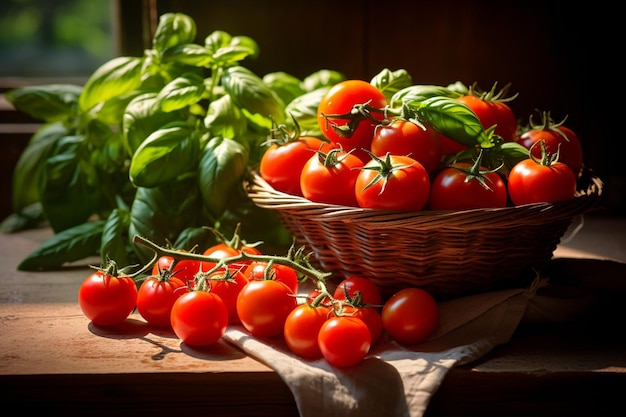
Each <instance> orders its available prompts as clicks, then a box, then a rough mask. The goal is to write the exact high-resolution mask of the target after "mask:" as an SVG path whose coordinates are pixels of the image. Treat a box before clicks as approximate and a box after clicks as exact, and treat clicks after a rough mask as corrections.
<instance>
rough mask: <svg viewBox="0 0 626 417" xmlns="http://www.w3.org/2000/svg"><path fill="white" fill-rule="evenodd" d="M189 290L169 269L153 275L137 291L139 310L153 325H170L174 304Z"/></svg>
mask: <svg viewBox="0 0 626 417" xmlns="http://www.w3.org/2000/svg"><path fill="white" fill-rule="evenodd" d="M187 291H188V288H187V285H186V284H185V283H184V282H183V281H182V280H180V279H179V278H178V277H176V276H172V275H170V272H168V271H167V270H165V271H163V272H161V273H160V274H159V275H151V276H149V277H147V278H146V279H145V280H144V282H142V283H141V286H140V287H139V291H138V292H137V311H138V312H139V314H140V315H141V317H143V318H144V319H145V320H146V322H148V323H149V324H152V325H153V326H170V324H171V323H170V314H171V312H172V306H173V305H174V302H175V301H176V300H177V299H178V297H180V296H181V295H183V294H184V293H186V292H187Z"/></svg>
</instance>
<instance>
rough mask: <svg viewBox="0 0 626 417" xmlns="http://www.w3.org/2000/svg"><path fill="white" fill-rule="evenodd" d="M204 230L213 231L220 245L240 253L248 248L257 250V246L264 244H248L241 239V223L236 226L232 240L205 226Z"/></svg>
mask: <svg viewBox="0 0 626 417" xmlns="http://www.w3.org/2000/svg"><path fill="white" fill-rule="evenodd" d="M204 228H205V229H208V230H209V231H211V233H213V234H214V235H215V237H216V238H217V240H218V241H219V242H220V243H223V244H224V245H225V246H227V247H229V248H232V249H235V250H238V251H242V250H243V249H244V248H246V247H248V248H256V247H257V246H259V245H260V244H262V243H263V242H260V241H259V242H254V243H248V242H246V241H245V240H243V239H241V235H240V231H241V223H237V226H235V230H234V231H233V236H232V237H231V238H230V239H227V238H226V236H224V235H223V234H222V233H221V232H220V231H219V230H217V229H215V228H213V227H208V226H204Z"/></svg>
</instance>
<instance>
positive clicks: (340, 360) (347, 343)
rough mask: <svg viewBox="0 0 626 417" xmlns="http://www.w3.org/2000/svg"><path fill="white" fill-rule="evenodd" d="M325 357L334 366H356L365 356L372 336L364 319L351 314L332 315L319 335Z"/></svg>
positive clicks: (318, 338)
mask: <svg viewBox="0 0 626 417" xmlns="http://www.w3.org/2000/svg"><path fill="white" fill-rule="evenodd" d="M317 342H318V343H319V346H320V350H321V351H322V355H323V356H324V359H326V361H328V363H330V364H331V365H333V366H338V367H348V366H354V365H357V364H359V363H361V361H363V359H364V358H365V356H366V355H367V353H368V352H369V350H370V347H371V344H372V336H371V334H370V330H369V328H368V327H367V325H366V324H365V323H364V322H363V320H361V319H359V318H356V317H350V316H337V317H331V318H329V319H328V320H326V321H325V322H324V324H323V325H322V327H321V328H320V331H319V334H318V336H317Z"/></svg>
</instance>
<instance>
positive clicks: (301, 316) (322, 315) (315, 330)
mask: <svg viewBox="0 0 626 417" xmlns="http://www.w3.org/2000/svg"><path fill="white" fill-rule="evenodd" d="M329 311H330V308H329V307H325V306H312V305H311V304H309V303H302V304H300V305H298V306H297V307H296V308H294V309H293V310H291V313H289V315H288V316H287V319H286V320H285V328H284V337H285V342H286V343H287V347H288V348H289V350H291V351H292V352H293V353H295V354H296V355H298V356H301V357H303V358H308V359H317V358H321V357H322V351H321V350H320V347H319V344H318V343H317V335H318V334H319V331H320V329H321V328H322V325H323V324H324V323H325V322H326V320H327V319H328V312H329Z"/></svg>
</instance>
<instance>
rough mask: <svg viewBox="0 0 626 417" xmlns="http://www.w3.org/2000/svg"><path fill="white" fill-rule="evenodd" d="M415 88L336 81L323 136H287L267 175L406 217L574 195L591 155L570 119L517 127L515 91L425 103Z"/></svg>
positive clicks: (277, 185)
mask: <svg viewBox="0 0 626 417" xmlns="http://www.w3.org/2000/svg"><path fill="white" fill-rule="evenodd" d="M412 87H413V90H411V89H405V90H407V91H409V92H402V91H401V92H397V93H396V94H394V95H393V96H392V97H391V98H389V96H386V95H385V93H384V92H383V91H382V90H380V89H378V88H377V87H376V86H375V85H373V84H372V83H369V82H366V81H363V80H346V81H342V82H340V83H338V84H336V85H335V86H333V87H332V88H330V89H329V90H328V91H327V92H326V94H325V95H324V96H323V97H322V99H321V101H320V103H319V106H318V108H317V115H318V124H319V128H320V132H321V135H320V137H311V136H299V135H297V134H294V135H291V136H290V137H289V138H288V139H289V140H285V138H286V136H285V135H284V130H283V131H282V133H283V135H282V136H281V137H282V141H274V142H272V144H271V146H269V147H268V148H267V149H266V150H265V152H264V154H263V157H262V160H261V163H260V167H259V173H260V175H261V177H262V178H263V179H264V180H265V181H266V182H267V183H268V184H269V185H270V186H272V187H273V188H274V189H276V190H278V191H281V192H285V193H288V194H292V195H297V196H302V197H304V198H306V199H308V200H311V201H314V202H319V203H325V204H335V205H344V206H352V207H362V208H374V209H389V210H404V211H407V210H468V209H480V208H503V207H507V206H515V205H523V204H532V203H556V202H560V201H564V200H568V199H571V198H573V197H575V195H576V190H577V181H578V179H579V177H580V176H581V174H582V170H583V152H582V146H581V142H580V140H579V138H578V137H577V135H576V134H575V133H574V132H573V131H572V130H571V129H570V128H568V127H567V126H565V125H564V124H563V123H564V121H562V122H560V123H556V122H555V121H554V120H553V119H552V118H551V116H550V114H549V113H548V112H543V113H541V121H540V122H538V123H537V122H536V121H535V120H533V118H532V116H531V117H530V118H529V124H528V125H527V126H522V125H520V124H518V119H517V117H516V115H515V114H514V112H513V110H512V108H511V107H510V106H509V105H508V103H509V102H510V101H511V100H513V99H514V98H515V97H516V96H513V97H506V96H505V94H506V92H507V90H508V86H507V87H505V88H503V89H502V90H500V91H499V92H496V84H494V86H493V87H492V89H491V90H490V91H487V92H481V91H479V90H478V88H477V87H476V86H472V87H470V88H469V89H468V90H467V91H462V92H456V91H452V90H446V91H447V94H446V96H444V97H433V96H428V97H426V96H420V98H416V97H417V96H418V94H417V93H415V91H416V90H417V91H422V90H423V89H420V88H419V87H423V86H412ZM442 90H445V89H442V88H440V89H438V90H437V93H438V94H441V91H442ZM425 97H426V98H425ZM398 103H400V104H398ZM296 122H297V121H296ZM468 126H469V127H468ZM296 127H297V123H296ZM283 129H284V126H283Z"/></svg>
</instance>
